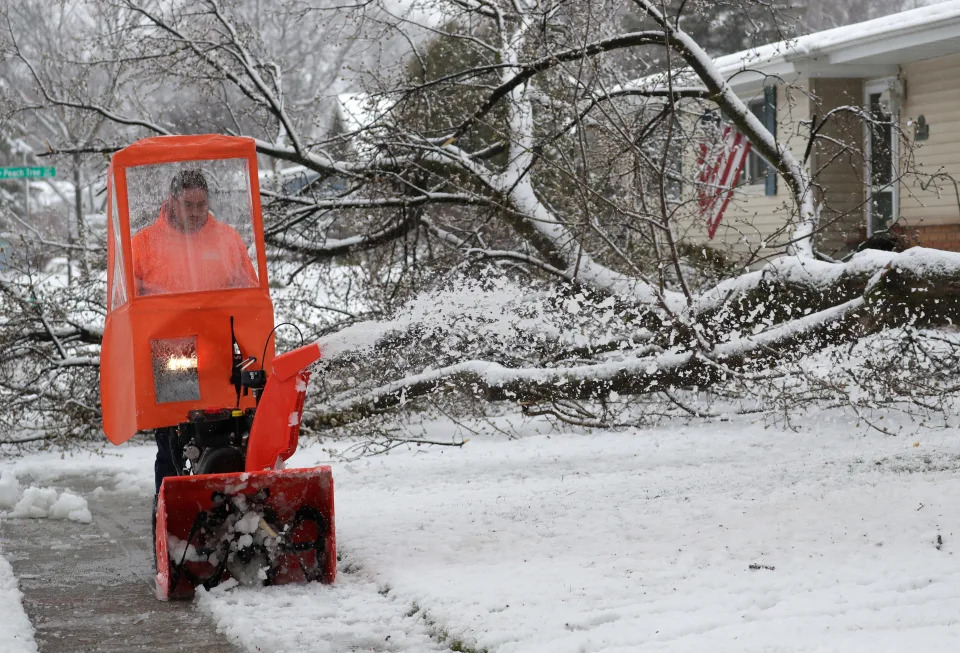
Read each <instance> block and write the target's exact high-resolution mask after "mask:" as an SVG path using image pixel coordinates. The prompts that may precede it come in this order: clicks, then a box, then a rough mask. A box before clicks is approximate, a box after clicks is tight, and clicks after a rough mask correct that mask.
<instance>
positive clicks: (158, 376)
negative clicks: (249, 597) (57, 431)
mask: <svg viewBox="0 0 960 653" xmlns="http://www.w3.org/2000/svg"><path fill="white" fill-rule="evenodd" d="M107 195H108V202H107V220H108V230H107V232H108V238H107V320H106V325H105V329H104V336H103V345H102V349H101V365H100V389H101V402H102V413H103V430H104V433H105V434H106V436H107V438H108V439H109V440H110V441H111V442H113V443H114V444H121V443H123V442H125V441H127V440H129V439H130V438H131V437H132V436H133V435H134V433H136V432H137V431H138V430H149V429H161V428H162V429H164V431H162V432H163V433H166V434H167V435H168V437H169V444H170V451H171V463H172V465H173V467H174V468H175V469H176V470H177V473H178V475H176V476H167V477H166V478H165V479H164V480H163V484H162V486H161V488H160V492H159V496H158V500H157V504H158V508H157V510H158V512H157V520H156V521H157V525H156V531H155V534H154V535H155V548H156V553H157V596H158V597H159V598H161V599H167V598H171V597H189V596H192V595H193V592H194V588H195V587H196V586H198V585H203V586H205V587H212V586H214V585H216V584H218V583H220V582H223V581H225V580H228V579H230V578H234V579H236V580H237V581H240V582H243V583H253V584H279V583H288V582H295V581H312V580H319V581H322V582H332V581H333V579H334V575H335V573H336V538H335V529H334V510H333V476H332V474H331V472H330V468H329V467H316V468H310V469H282V467H283V462H284V461H285V460H286V459H288V458H289V457H290V456H292V455H293V453H294V452H295V451H296V448H297V439H298V436H299V432H300V418H301V416H302V413H303V400H304V395H305V393H306V389H307V381H308V379H309V372H308V371H307V368H308V367H309V365H310V364H311V363H313V362H315V361H316V360H317V359H319V358H320V349H319V347H318V346H317V345H316V344H312V345H308V346H305V347H301V348H299V349H296V350H294V351H291V352H287V353H285V354H282V355H279V356H274V350H273V339H272V337H271V336H272V335H273V331H274V325H273V304H272V303H271V301H270V293H269V286H268V283H267V266H266V258H265V255H264V240H263V223H262V218H261V208H260V189H259V183H258V173H257V157H256V147H255V144H254V141H253V140H252V139H249V138H234V137H227V136H219V135H205V136H161V137H157V138H148V139H144V140H141V141H137V142H136V143H134V144H133V145H131V146H130V147H127V148H124V149H123V150H120V151H119V152H117V153H116V154H114V155H113V158H112V160H111V163H110V168H109V172H108V175H107Z"/></svg>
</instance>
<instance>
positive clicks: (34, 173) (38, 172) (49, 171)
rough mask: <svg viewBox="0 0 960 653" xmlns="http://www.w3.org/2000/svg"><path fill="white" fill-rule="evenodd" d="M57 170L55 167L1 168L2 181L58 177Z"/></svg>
mask: <svg viewBox="0 0 960 653" xmlns="http://www.w3.org/2000/svg"><path fill="white" fill-rule="evenodd" d="M56 176H57V169H56V168H54V167H53V166H14V167H6V168H0V179H42V178H43V177H56Z"/></svg>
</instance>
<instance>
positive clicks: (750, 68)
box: [700, 1, 960, 256]
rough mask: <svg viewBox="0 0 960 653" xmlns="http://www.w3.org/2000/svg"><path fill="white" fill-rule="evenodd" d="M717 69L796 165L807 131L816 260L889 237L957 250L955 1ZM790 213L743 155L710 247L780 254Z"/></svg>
mask: <svg viewBox="0 0 960 653" xmlns="http://www.w3.org/2000/svg"><path fill="white" fill-rule="evenodd" d="M715 63H716V64H717V65H718V67H719V68H720V70H721V72H722V74H723V75H724V76H725V78H726V79H728V81H729V83H730V85H731V87H732V88H733V89H734V91H735V92H736V93H737V94H738V95H739V96H740V97H741V98H742V99H744V100H745V101H747V102H748V103H749V106H750V108H751V110H753V111H754V113H755V114H757V115H758V117H760V118H761V120H762V121H764V122H765V123H766V124H768V125H769V126H773V127H774V128H775V135H776V137H777V139H778V140H779V141H780V142H785V143H786V144H787V145H788V147H789V148H790V149H791V150H792V151H793V152H794V154H795V155H796V156H797V157H798V158H801V159H802V158H803V157H804V156H805V154H807V153H808V143H809V142H810V137H811V134H812V133H814V132H816V134H817V138H816V140H815V142H814V144H813V145H812V146H810V147H809V157H808V159H807V166H808V169H809V171H810V172H811V173H812V175H813V176H814V180H815V184H816V186H817V193H818V197H819V198H820V199H821V201H822V206H823V213H822V216H821V225H822V229H821V231H820V233H818V235H817V241H816V242H817V247H818V249H819V250H820V251H821V252H823V253H825V254H827V255H832V256H841V255H843V254H845V253H848V252H850V251H852V250H853V249H855V248H856V247H858V246H859V245H861V244H862V243H863V242H864V241H865V240H866V239H867V238H869V237H871V236H873V235H875V234H877V235H880V234H883V233H885V232H886V230H888V229H892V230H893V231H894V232H896V233H897V234H899V235H900V236H901V238H902V239H903V240H904V241H905V244H906V245H907V246H910V245H923V246H926V247H936V248H942V249H950V250H960V193H958V187H957V180H960V2H957V1H950V2H943V3H940V4H937V5H933V6H929V7H924V8H920V9H914V10H911V11H905V12H902V13H899V14H893V15H890V16H886V17H883V18H879V19H876V20H871V21H866V22H863V23H858V24H854V25H849V26H846V27H840V28H836V29H831V30H826V31H823V32H818V33H815V34H810V35H807V36H803V37H799V38H797V39H794V40H791V41H785V42H780V43H774V44H770V45H767V46H763V47H761V48H757V49H753V50H748V51H743V52H738V53H735V54H732V55H728V56H724V57H721V58H719V59H717V60H716V62H715ZM825 119H826V122H824V120H825ZM792 209H793V207H792V201H791V199H790V196H789V191H788V189H786V188H785V187H784V184H783V183H779V184H778V183H777V179H776V178H775V176H773V175H772V174H770V172H769V169H768V167H767V166H766V165H765V162H763V161H762V159H760V157H758V156H757V155H755V154H753V153H751V155H750V157H749V160H748V161H747V162H746V165H745V166H744V172H743V178H742V180H741V184H740V186H739V187H738V189H737V191H736V193H735V195H734V200H733V202H732V203H731V205H730V206H729V208H728V210H727V212H726V214H725V215H724V219H723V223H722V225H721V228H720V230H719V231H718V233H717V236H716V238H715V241H716V243H717V244H722V245H725V246H727V247H729V248H731V249H733V250H735V251H736V250H739V251H746V250H755V249H756V247H757V246H758V243H759V244H761V245H764V246H767V247H773V246H776V245H782V244H784V243H786V242H788V241H789V239H790V236H791V233H792V227H791V225H790V220H791V214H792ZM700 230H702V229H700ZM704 239H705V236H704Z"/></svg>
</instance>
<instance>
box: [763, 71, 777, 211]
mask: <svg viewBox="0 0 960 653" xmlns="http://www.w3.org/2000/svg"><path fill="white" fill-rule="evenodd" d="M763 126H764V127H766V128H767V130H768V131H769V132H770V133H771V134H773V138H774V140H776V138H777V87H776V86H764V87H763ZM764 167H765V168H766V169H767V175H766V178H765V179H764V195H776V194H777V171H776V169H775V168H774V167H773V166H772V165H770V164H769V163H767V164H766V165H765V166H764Z"/></svg>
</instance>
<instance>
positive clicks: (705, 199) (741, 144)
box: [697, 125, 750, 240]
mask: <svg viewBox="0 0 960 653" xmlns="http://www.w3.org/2000/svg"><path fill="white" fill-rule="evenodd" d="M749 152H750V141H749V140H747V139H746V137H744V135H743V134H741V133H740V132H738V131H737V130H735V129H733V128H732V127H730V126H729V125H728V126H727V127H725V128H724V129H723V136H722V137H721V139H720V143H719V145H715V146H714V147H713V148H711V147H709V146H708V145H707V143H701V144H700V157H699V159H698V161H697V165H698V167H699V169H700V174H699V175H698V178H699V180H700V185H699V189H698V193H697V194H698V199H699V204H700V215H702V216H703V217H704V219H705V220H706V223H707V236H708V237H709V238H710V239H711V240H713V236H714V234H716V233H717V227H719V226H720V220H721V219H722V218H723V212H724V211H726V210H727V205H728V204H729V203H730V198H731V197H732V196H733V188H734V187H735V186H736V185H737V181H738V180H739V179H740V171H741V170H742V169H743V164H744V162H745V161H746V160H747V154H748V153H749Z"/></svg>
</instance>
